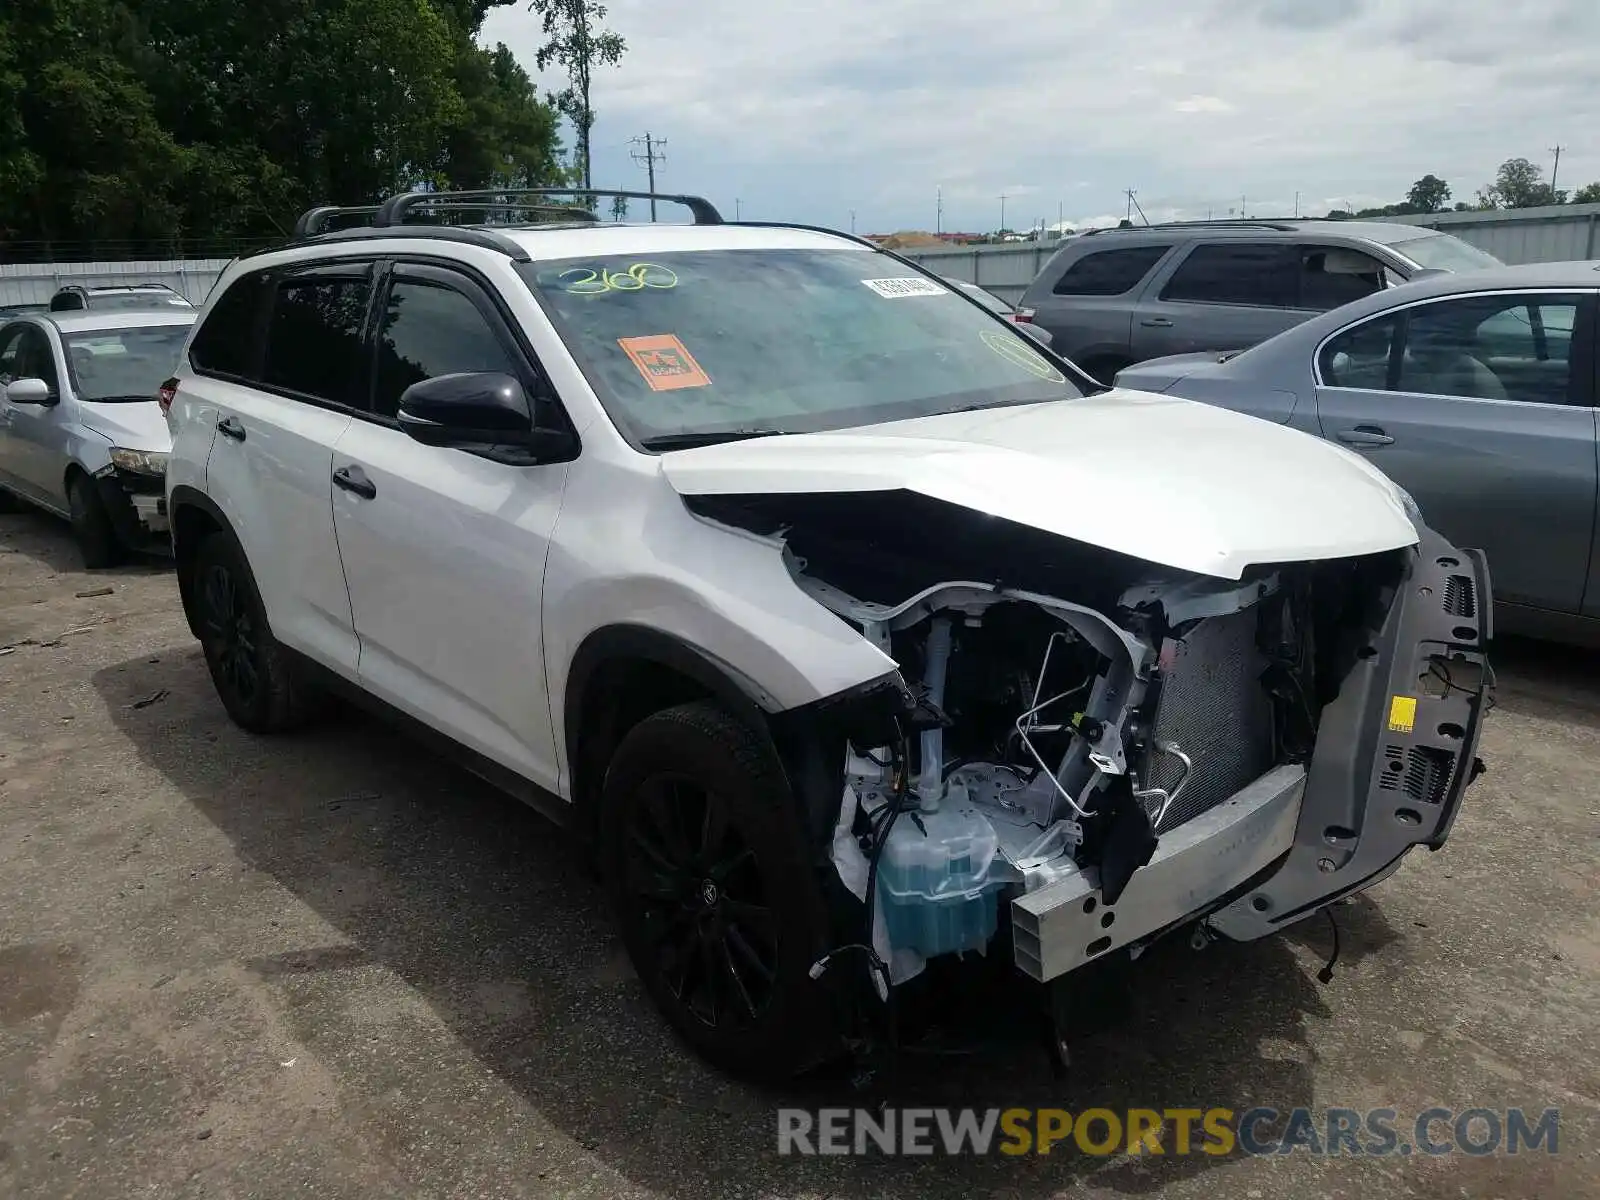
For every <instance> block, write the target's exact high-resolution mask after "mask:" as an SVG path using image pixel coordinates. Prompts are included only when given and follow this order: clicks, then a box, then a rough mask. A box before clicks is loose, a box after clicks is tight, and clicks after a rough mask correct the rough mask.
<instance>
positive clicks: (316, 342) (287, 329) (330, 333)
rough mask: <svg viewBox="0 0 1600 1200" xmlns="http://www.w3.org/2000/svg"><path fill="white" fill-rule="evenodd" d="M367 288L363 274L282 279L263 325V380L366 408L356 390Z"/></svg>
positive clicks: (368, 292) (318, 396) (274, 385)
mask: <svg viewBox="0 0 1600 1200" xmlns="http://www.w3.org/2000/svg"><path fill="white" fill-rule="evenodd" d="M370 293H371V285H370V283H369V282H368V279H367V276H366V275H364V274H363V275H360V276H356V277H351V276H333V277H330V276H328V275H321V274H319V275H311V276H301V277H295V278H290V279H285V280H283V281H281V282H280V283H279V284H278V294H277V297H276V298H275V299H274V301H273V305H272V320H271V322H270V323H269V325H268V327H267V355H266V363H265V365H264V366H263V369H262V373H261V378H262V381H263V382H264V383H268V384H271V385H272V386H273V387H281V388H286V389H288V390H289V391H292V392H299V393H300V394H301V395H304V396H314V397H316V398H317V399H319V400H328V401H331V402H333V403H335V404H348V405H352V406H360V407H365V405H364V403H363V400H364V398H363V397H362V396H360V395H358V394H357V393H358V384H359V382H360V380H361V326H362V324H363V322H364V321H365V320H366V316H367V301H368V299H369V296H370Z"/></svg>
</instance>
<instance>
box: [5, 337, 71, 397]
mask: <svg viewBox="0 0 1600 1200" xmlns="http://www.w3.org/2000/svg"><path fill="white" fill-rule="evenodd" d="M18 379H42V380H44V381H45V383H46V384H48V385H49V387H50V391H51V393H52V394H55V395H58V394H60V391H61V386H60V385H61V380H60V376H59V375H58V374H57V372H56V358H55V355H54V354H53V353H52V352H51V350H50V339H49V338H48V337H47V336H45V332H44V330H42V329H40V328H39V327H38V326H37V325H20V326H18V327H16V328H15V329H9V330H6V331H5V332H4V333H0V383H12V382H14V381H16V380H18Z"/></svg>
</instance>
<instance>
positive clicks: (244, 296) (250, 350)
mask: <svg viewBox="0 0 1600 1200" xmlns="http://www.w3.org/2000/svg"><path fill="white" fill-rule="evenodd" d="M270 288H271V279H270V278H269V277H268V275H267V274H266V273H265V272H262V271H257V272H256V273H254V274H251V275H241V276H240V277H239V278H238V279H236V280H234V281H233V283H231V284H229V285H228V290H227V291H225V292H223V293H222V295H221V296H219V297H217V302H216V303H215V304H214V305H212V306H211V311H210V312H209V313H207V314H206V316H205V317H204V319H203V320H202V321H201V323H200V328H199V330H198V331H197V332H196V333H195V335H194V342H193V343H192V344H191V345H190V347H189V362H190V365H192V366H193V367H194V369H195V370H197V371H203V372H205V373H206V374H210V375H232V376H235V377H238V378H241V379H248V378H252V377H254V376H255V375H256V374H257V373H258V372H259V370H260V363H261V345H260V330H261V321H260V318H261V307H262V303H263V302H264V301H265V299H266V297H267V294H268V292H269V290H270Z"/></svg>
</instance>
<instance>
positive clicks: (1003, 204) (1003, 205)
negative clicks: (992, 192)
mask: <svg viewBox="0 0 1600 1200" xmlns="http://www.w3.org/2000/svg"><path fill="white" fill-rule="evenodd" d="M1005 231H1006V194H1005V193H1004V192H1001V193H1000V232H1001V233H1004V232H1005Z"/></svg>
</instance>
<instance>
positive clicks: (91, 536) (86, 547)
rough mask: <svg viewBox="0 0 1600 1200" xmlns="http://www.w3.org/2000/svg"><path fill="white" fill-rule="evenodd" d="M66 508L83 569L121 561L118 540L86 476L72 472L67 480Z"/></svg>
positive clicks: (98, 568) (91, 482)
mask: <svg viewBox="0 0 1600 1200" xmlns="http://www.w3.org/2000/svg"><path fill="white" fill-rule="evenodd" d="M67 510H68V512H70V513H71V514H72V535H73V537H74V538H75V539H76V540H77V543H78V551H79V553H80V554H82V555H83V565H84V567H85V568H87V569H88V570H90V571H98V570H101V569H102V568H105V567H114V566H116V565H117V563H119V562H121V561H122V543H121V542H119V541H117V531H116V527H115V526H113V525H112V523H111V514H110V513H109V512H107V511H106V504H105V501H104V500H103V499H101V497H100V492H99V490H98V489H96V487H95V485H94V481H93V480H91V479H90V478H89V477H88V476H87V475H74V476H73V477H72V478H71V480H69V481H68V483H67Z"/></svg>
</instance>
